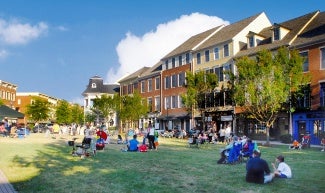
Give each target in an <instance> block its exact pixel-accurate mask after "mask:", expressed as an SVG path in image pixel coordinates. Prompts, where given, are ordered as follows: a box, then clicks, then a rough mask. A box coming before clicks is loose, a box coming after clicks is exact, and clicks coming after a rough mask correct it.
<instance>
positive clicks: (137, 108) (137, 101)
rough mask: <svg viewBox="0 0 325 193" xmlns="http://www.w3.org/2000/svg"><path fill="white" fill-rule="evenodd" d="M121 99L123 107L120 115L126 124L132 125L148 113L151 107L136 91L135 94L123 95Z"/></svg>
mask: <svg viewBox="0 0 325 193" xmlns="http://www.w3.org/2000/svg"><path fill="white" fill-rule="evenodd" d="M120 101H121V103H120V104H121V106H120V107H121V108H120V110H119V116H120V119H121V121H122V122H124V123H125V124H130V125H132V124H133V123H134V122H135V121H138V120H140V119H141V118H142V117H144V116H145V115H146V114H147V113H148V110H149V108H148V105H147V102H146V101H145V100H142V97H141V95H140V94H139V92H134V93H133V95H125V96H122V97H121V98H120Z"/></svg>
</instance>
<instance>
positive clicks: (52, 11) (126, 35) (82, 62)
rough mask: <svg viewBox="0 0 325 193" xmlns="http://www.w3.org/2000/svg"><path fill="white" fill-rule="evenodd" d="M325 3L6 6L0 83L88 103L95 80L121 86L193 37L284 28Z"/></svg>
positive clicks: (120, 1) (1, 10) (117, 0)
mask: <svg viewBox="0 0 325 193" xmlns="http://www.w3.org/2000/svg"><path fill="white" fill-rule="evenodd" d="M324 8H325V3H324V2H323V0H298V1H297V0H284V1H283V0H282V1H279V0H273V1H270V0H246V1H243V0H227V1H223V0H1V1H0V68H1V75H0V80H2V81H5V82H10V83H12V84H15V85H17V87H18V88H17V92H40V93H42V94H46V95H48V96H51V97H56V98H59V99H64V100H67V101H69V102H73V103H78V104H81V105H82V104H83V96H82V92H83V91H84V90H85V89H86V86H87V85H88V82H89V79H90V78H91V77H93V76H96V75H97V76H100V77H102V78H103V80H104V83H106V84H113V83H117V81H118V80H119V79H120V78H122V77H124V76H126V75H128V74H130V73H133V72H135V71H136V70H138V69H140V68H142V67H144V66H146V67H151V66H153V65H155V64H156V63H158V62H159V61H160V59H161V58H163V57H164V56H165V55H167V54H168V53H169V52H171V51H172V50H173V49H175V48H176V47H177V46H179V45H180V44H182V43H183V42H184V41H186V40H187V39H188V38H190V37H191V36H193V35H196V34H198V33H201V32H203V31H206V30H209V29H211V28H213V27H216V26H219V25H221V24H225V25H229V24H231V23H234V22H237V21H240V20H242V19H245V18H248V17H250V16H253V15H256V14H259V13H261V12H265V14H266V15H267V17H268V18H269V20H270V21H271V23H281V22H283V21H286V20H289V19H293V18H295V17H299V16H302V15H305V14H307V13H310V12H313V11H317V10H320V11H324Z"/></svg>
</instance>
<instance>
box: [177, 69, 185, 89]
mask: <svg viewBox="0 0 325 193" xmlns="http://www.w3.org/2000/svg"><path fill="white" fill-rule="evenodd" d="M183 85H185V72H182V73H180V74H179V75H178V86H183Z"/></svg>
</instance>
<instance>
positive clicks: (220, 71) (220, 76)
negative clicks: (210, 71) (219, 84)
mask: <svg viewBox="0 0 325 193" xmlns="http://www.w3.org/2000/svg"><path fill="white" fill-rule="evenodd" d="M214 73H215V74H216V75H217V77H218V80H219V81H223V67H222V66H221V67H217V68H215V69H214Z"/></svg>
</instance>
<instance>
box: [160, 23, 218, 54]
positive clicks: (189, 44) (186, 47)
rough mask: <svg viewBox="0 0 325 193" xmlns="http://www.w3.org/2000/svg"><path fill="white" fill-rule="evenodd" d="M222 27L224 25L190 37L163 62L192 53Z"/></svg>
mask: <svg viewBox="0 0 325 193" xmlns="http://www.w3.org/2000/svg"><path fill="white" fill-rule="evenodd" d="M222 27H223V25H221V26H218V27H214V28H212V29H210V30H207V31H205V32H202V33H199V34H197V35H194V36H192V37H190V38H189V39H188V40H186V41H185V42H184V43H182V44H181V45H180V46H178V47H177V48H175V49H174V50H173V51H171V52H170V53H169V54H167V55H166V56H165V57H163V58H162V60H164V59H167V58H171V57H173V56H177V55H181V54H184V53H187V52H190V51H192V49H193V48H195V46H197V45H199V44H200V43H201V42H202V41H203V40H205V39H206V38H207V37H209V36H210V35H211V34H213V33H215V32H216V31H218V30H220V28H222Z"/></svg>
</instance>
